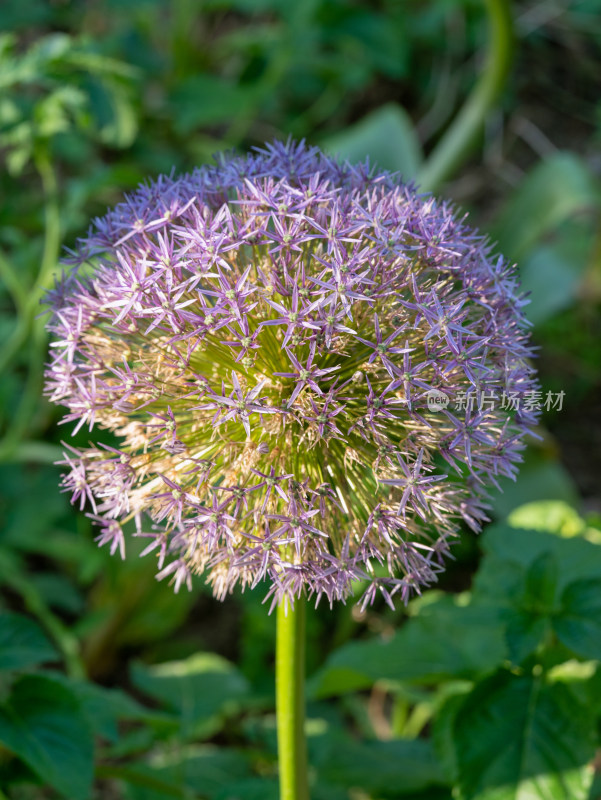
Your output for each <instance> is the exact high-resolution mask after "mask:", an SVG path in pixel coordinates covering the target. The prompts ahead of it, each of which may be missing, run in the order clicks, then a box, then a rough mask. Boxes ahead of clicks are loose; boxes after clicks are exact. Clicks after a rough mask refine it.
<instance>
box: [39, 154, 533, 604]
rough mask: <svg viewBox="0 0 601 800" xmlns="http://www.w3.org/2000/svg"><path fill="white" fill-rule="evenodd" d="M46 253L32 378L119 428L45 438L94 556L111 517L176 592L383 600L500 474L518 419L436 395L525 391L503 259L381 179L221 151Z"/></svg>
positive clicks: (436, 551) (512, 450) (291, 158)
mask: <svg viewBox="0 0 601 800" xmlns="http://www.w3.org/2000/svg"><path fill="white" fill-rule="evenodd" d="M67 263H70V264H71V265H73V269H72V270H71V271H70V272H69V273H68V275H67V276H66V277H65V276H63V277H62V278H61V281H60V284H59V285H58V286H57V288H56V289H55V290H53V291H52V292H50V293H49V302H51V303H52V312H53V313H52V320H51V322H50V329H51V331H52V332H53V334H54V338H55V341H54V342H53V344H52V350H51V353H52V360H51V363H50V364H49V366H48V369H47V373H46V376H47V392H48V394H49V395H50V397H51V399H52V400H53V401H54V402H56V403H60V404H62V405H64V406H66V407H67V409H68V411H67V414H66V416H65V419H64V421H65V422H71V421H73V422H75V423H76V426H75V430H78V429H79V428H80V427H81V426H83V425H87V426H88V427H89V429H90V430H92V428H93V427H94V426H98V427H100V428H104V429H107V430H109V431H112V432H113V434H115V435H116V436H117V437H118V439H119V442H120V443H119V449H115V448H111V447H106V446H103V445H99V446H97V447H93V446H90V447H88V448H86V449H83V450H81V451H80V450H76V449H75V448H72V447H69V448H68V452H67V453H66V455H65V461H64V462H63V464H64V465H65V466H67V467H68V468H69V470H70V472H69V473H68V474H67V475H66V477H65V478H64V479H63V486H64V489H65V490H67V491H70V492H72V496H73V502H76V503H79V504H80V506H81V507H83V506H84V504H86V503H88V504H89V506H90V509H91V514H92V518H93V520H94V521H95V522H97V523H98V524H99V525H100V526H101V531H102V532H101V534H100V536H99V537H98V538H99V541H100V543H101V544H104V543H108V544H110V548H111V550H112V551H115V550H117V549H119V550H120V552H121V553H123V550H124V539H123V535H122V529H123V525H124V524H125V523H126V522H127V521H128V520H130V519H133V520H134V521H135V526H136V534H135V535H138V536H143V537H146V538H148V539H149V540H150V542H149V544H148V546H147V547H146V548H145V552H154V553H155V555H156V556H157V559H158V568H159V577H166V576H170V577H171V579H172V580H173V582H174V583H175V588H176V590H177V588H179V586H180V585H181V584H184V583H185V584H187V585H190V581H191V575H192V574H193V573H205V574H206V575H207V577H208V581H209V582H210V584H211V585H212V587H213V590H214V592H215V594H216V596H218V597H221V598H222V597H224V596H225V595H226V594H227V593H228V592H231V591H232V590H233V588H234V587H235V586H236V585H237V584H240V585H241V586H242V587H244V586H246V585H250V586H255V585H256V584H257V583H258V582H259V581H262V580H265V581H267V582H268V583H269V591H268V597H270V598H271V599H272V600H273V602H277V601H279V600H280V599H282V598H283V597H287V598H289V599H291V600H293V599H294V597H296V596H298V595H299V594H300V593H306V594H308V595H312V594H314V595H316V597H317V599H318V600H319V598H321V597H322V596H325V597H326V598H327V600H328V601H329V602H330V603H332V602H333V601H334V600H343V601H344V600H345V599H346V598H347V597H348V596H349V595H350V594H351V593H352V592H353V591H354V589H355V588H356V586H357V585H360V584H361V582H362V583H363V591H364V595H363V598H362V602H363V604H366V603H369V602H371V601H373V599H374V597H375V596H377V594H378V593H381V594H382V595H383V596H384V598H385V599H386V601H387V602H388V603H390V604H392V602H393V599H394V597H395V596H398V597H400V598H401V599H402V600H403V601H406V600H407V598H408V597H409V596H410V594H411V593H413V592H416V591H417V592H418V591H419V590H420V586H424V585H428V584H430V583H432V582H433V581H435V580H436V578H437V574H438V573H439V572H440V571H441V569H442V563H443V557H444V556H445V555H446V554H447V552H448V550H449V545H450V543H451V541H452V539H453V537H454V536H456V534H457V531H458V529H459V527H460V526H461V524H462V523H466V524H467V525H469V526H470V527H471V528H473V529H474V530H478V529H479V528H480V526H481V524H482V522H483V521H484V520H485V519H486V513H485V509H486V506H487V500H488V496H487V486H488V485H490V484H495V485H496V483H497V478H498V477H499V476H502V475H506V476H509V477H514V476H515V472H516V466H515V465H516V463H517V462H519V461H520V459H521V456H520V453H521V450H522V449H523V447H524V444H523V438H524V436H525V434H526V433H527V432H529V431H530V430H531V429H532V427H533V425H534V424H535V423H536V419H537V414H536V411H535V410H530V409H529V408H528V407H525V408H524V407H522V408H518V409H517V410H516V409H515V408H507V407H505V406H502V404H501V403H500V402H498V403H497V404H496V405H495V404H494V403H490V402H489V403H487V405H486V406H485V407H483V408H473V407H472V406H471V405H470V404H463V405H461V404H459V403H458V402H457V403H456V404H455V405H453V402H454V401H455V399H456V398H457V399H459V398H460V397H466V396H469V395H470V394H474V393H476V392H481V391H483V390H484V389H485V390H486V393H487V397H491V396H494V395H495V394H496V395H497V396H498V397H499V398H500V397H501V395H503V396H510V395H512V394H516V396H524V395H525V394H526V393H528V392H531V391H533V390H535V389H536V388H537V384H536V380H535V377H534V372H533V370H532V368H531V366H530V365H529V363H528V359H529V358H530V357H531V356H532V351H531V348H530V345H529V338H528V333H527V323H526V321H525V319H524V317H523V315H522V311H521V308H522V306H523V305H524V303H525V301H524V299H523V297H522V296H521V294H520V292H519V288H518V282H517V280H516V276H515V272H514V269H513V268H512V267H510V266H509V265H508V264H506V263H505V262H504V261H503V260H502V259H501V258H499V257H497V256H493V255H492V251H491V247H490V245H489V244H488V243H487V241H486V240H485V239H484V238H483V237H482V236H480V235H478V234H477V233H476V232H474V231H473V230H471V229H470V228H468V227H467V226H466V225H465V224H464V222H463V221H462V220H461V219H460V218H459V217H458V216H457V215H456V213H455V212H454V211H453V209H452V208H450V207H449V206H448V205H447V204H445V203H440V202H438V201H436V200H435V199H434V198H432V197H430V196H426V195H420V194H418V193H417V192H416V191H415V189H414V188H413V187H411V186H407V185H403V184H401V183H399V182H398V180H397V178H396V177H395V176H393V175H390V174H388V173H385V172H382V173H380V172H375V171H373V170H370V169H369V168H368V166H367V165H360V166H356V167H355V166H351V165H349V164H346V163H345V164H341V163H337V162H336V161H333V160H331V159H329V158H327V157H326V156H324V155H323V154H322V153H320V152H319V151H318V150H317V149H315V148H310V147H307V146H306V145H304V144H294V143H290V142H289V143H288V144H286V145H284V144H273V145H270V146H267V147H266V148H265V149H263V150H258V151H257V152H256V153H255V154H253V155H249V156H246V157H222V158H220V160H219V162H218V164H217V166H213V167H205V168H202V169H199V170H197V171H195V172H194V173H193V174H191V175H184V176H182V177H177V178H175V177H164V176H163V177H160V178H159V179H158V180H157V181H155V182H154V183H149V184H148V185H146V186H143V187H141V188H140V189H139V190H138V191H137V192H135V193H134V194H133V195H131V196H129V197H128V198H127V199H126V200H125V201H124V202H122V203H121V204H120V205H118V206H117V207H116V208H115V209H114V210H112V211H110V212H109V213H108V214H107V215H106V216H105V217H103V218H102V219H97V220H95V222H94V225H93V226H92V228H91V230H90V232H89V233H88V235H87V236H86V237H85V238H84V239H82V240H81V241H80V242H79V245H78V247H77V249H76V251H75V252H73V253H71V255H70V258H69V259H68V261H67ZM432 390H435V391H437V392H444V393H445V394H446V395H447V397H448V398H449V400H450V406H449V408H436V407H432V408H430V407H429V404H428V402H427V399H428V395H429V393H431V391H432Z"/></svg>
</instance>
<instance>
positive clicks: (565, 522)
mask: <svg viewBox="0 0 601 800" xmlns="http://www.w3.org/2000/svg"><path fill="white" fill-rule="evenodd" d="M507 522H508V524H509V525H511V527H512V528H527V529H529V530H533V531H534V530H536V531H546V532H548V533H557V534H558V535H559V536H564V537H566V538H570V537H572V536H577V535H578V534H581V533H583V531H584V530H585V528H586V523H585V521H584V520H583V519H582V517H580V515H579V514H578V512H577V511H575V510H574V509H573V508H572V506H570V505H568V503H564V502H563V501H561V500H544V501H539V502H536V503H526V504H525V505H523V506H518V508H516V509H515V510H514V511H512V512H511V514H510V515H509V516H508V517H507Z"/></svg>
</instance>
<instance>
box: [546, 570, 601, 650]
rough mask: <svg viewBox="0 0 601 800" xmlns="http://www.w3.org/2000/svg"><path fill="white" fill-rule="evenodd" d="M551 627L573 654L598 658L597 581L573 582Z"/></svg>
mask: <svg viewBox="0 0 601 800" xmlns="http://www.w3.org/2000/svg"><path fill="white" fill-rule="evenodd" d="M553 628H554V630H555V633H556V634H557V636H558V637H559V639H560V640H561V641H562V642H563V644H565V645H566V647H569V648H570V650H573V651H574V653H576V654H577V655H579V656H581V657H582V658H594V659H601V579H599V578H591V579H589V580H581V581H575V582H574V583H571V584H570V585H569V586H568V587H567V588H566V590H565V591H564V593H563V594H562V596H561V609H560V612H559V614H558V615H557V616H556V617H555V619H554V620H553Z"/></svg>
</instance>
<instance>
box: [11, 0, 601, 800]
mask: <svg viewBox="0 0 601 800" xmlns="http://www.w3.org/2000/svg"><path fill="white" fill-rule="evenodd" d="M495 5H498V3H495V2H494V0H489V2H488V3H487V4H482V3H480V2H476V1H475V0H464V1H463V2H454V0H430V1H429V2H418V0H411V2H406V3H396V2H393V0H379V1H378V2H376V3H371V2H367V1H366V0H365V1H362V0H357V1H356V2H347V1H346V0H305V2H301V3H288V2H283V0H205V2H203V3H200V2H199V0H175V1H174V2H172V3H166V2H164V1H161V0H132V1H131V2H129V3H127V4H125V3H120V2H115V0H101V1H99V2H70V1H69V0H62V1H61V2H42V0H4V2H3V3H2V4H1V6H0V22H1V29H2V35H1V36H0V154H1V155H2V158H3V163H4V166H5V169H3V170H2V171H1V172H0V198H1V200H2V202H0V372H1V374H2V379H1V381H0V487H1V488H0V582H1V591H0V798H9V800H43V799H44V798H52V797H63V798H67V800H87V799H88V798H92V797H94V798H102V800H104V798H107V800H108V798H123V800H162V798H167V797H179V798H211V800H213V798H214V800H234V798H239V799H240V800H253V798H257V800H258V799H259V798H260V799H261V800H264V799H266V800H270V798H276V797H277V764H276V746H275V720H274V717H273V705H274V698H273V685H272V684H273V643H274V630H273V619H272V618H270V617H268V616H267V614H266V610H265V608H264V606H263V605H262V604H261V596H260V592H255V593H251V594H246V595H242V596H236V597H235V598H232V599H231V600H229V601H228V602H227V603H225V604H219V603H217V602H216V601H214V600H213V599H212V597H211V596H210V594H209V593H208V592H207V591H206V590H205V588H204V587H203V586H201V585H200V583H198V585H196V586H195V588H194V591H193V592H192V593H190V594H180V595H174V594H172V592H171V590H170V589H169V587H167V586H165V585H162V584H157V583H156V581H155V579H154V568H153V564H152V563H149V562H148V561H146V560H139V559H137V558H136V545H135V541H134V542H132V544H131V545H130V548H129V552H128V560H127V561H125V562H120V561H119V560H118V559H114V558H111V557H109V556H108V555H107V554H106V553H105V552H103V551H99V550H98V549H97V547H96V545H95V543H94V540H93V537H94V533H93V531H92V529H91V525H90V523H89V520H88V519H87V518H86V516H85V515H84V514H80V513H76V512H74V511H73V510H72V509H71V508H70V507H69V504H68V502H67V500H66V498H65V497H64V496H63V495H61V494H60V493H59V491H58V477H59V471H58V469H57V468H56V467H54V466H53V465H52V462H53V461H55V460H56V459H57V458H58V457H60V449H59V447H58V444H59V441H60V439H61V436H66V435H67V434H66V432H64V430H63V429H61V428H59V427H58V425H57V423H58V421H59V415H58V412H57V411H56V410H54V409H50V408H49V406H48V405H47V404H46V403H45V402H44V401H43V400H41V392H42V370H43V363H44V360H45V358H46V349H47V338H46V334H45V332H44V320H43V318H41V317H40V316H39V314H40V310H41V309H40V305H39V303H40V299H41V297H42V296H43V293H44V291H45V290H46V289H47V288H48V287H50V286H51V285H52V277H53V274H55V273H56V272H57V270H58V269H60V268H59V267H57V264H58V260H59V255H60V252H61V249H62V248H63V247H64V246H69V245H72V244H73V242H74V240H75V238H76V237H77V236H78V235H80V234H81V233H82V232H83V231H84V230H85V228H86V226H87V224H88V221H89V220H90V219H91V218H92V217H93V216H95V215H97V214H101V213H103V211H104V209H105V208H106V206H107V205H109V204H112V203H113V202H115V201H116V200H118V198H119V197H120V196H121V194H122V193H123V192H124V191H128V190H130V189H132V188H133V187H135V186H136V185H137V183H138V182H139V181H141V180H143V179H144V178H145V177H146V176H147V175H156V174H157V173H159V172H161V171H170V170H171V169H172V168H175V169H176V170H180V169H190V168H192V167H193V166H195V165H196V164H197V163H200V162H203V161H206V160H207V159H209V158H210V156H211V154H212V153H214V152H217V151H219V150H223V149H227V148H247V147H249V146H252V145H253V144H258V143H261V142H262V141H264V140H265V139H272V138H274V137H285V136H288V135H292V136H294V137H298V138H300V137H307V138H308V139H309V140H310V141H312V142H315V143H317V144H320V145H321V146H323V147H324V148H326V149H328V150H329V151H330V152H334V153H340V154H341V155H343V156H345V157H349V158H351V159H353V160H359V159H363V158H365V157H369V158H370V159H371V160H372V161H374V162H377V163H379V164H380V165H381V166H383V167H386V168H389V169H393V170H399V171H400V172H401V173H402V175H403V176H404V177H405V178H406V179H414V180H417V181H419V180H420V175H424V174H427V167H428V164H430V163H431V161H430V158H431V155H432V153H433V152H435V151H436V150H437V149H438V151H440V148H444V144H445V141H446V140H447V139H446V137H448V135H449V131H452V130H453V125H454V120H457V119H458V118H459V117H460V113H461V108H462V107H463V108H465V106H464V103H465V102H466V100H467V98H469V97H473V95H472V94H470V93H471V92H472V87H473V86H474V84H476V83H477V79H478V75H479V73H480V71H481V65H482V64H483V63H485V62H486V55H487V53H488V54H489V55H490V48H491V45H490V41H492V38H491V37H492V35H493V34H494V33H495V31H494V26H493V29H492V30H489V27H488V26H489V17H488V15H489V13H490V12H491V9H493V7H494V6H495ZM513 17H514V26H515V35H516V42H517V46H516V52H515V57H514V71H513V74H512V76H511V77H510V78H509V79H508V82H507V83H506V84H505V85H504V87H503V91H502V92H501V93H500V94H499V95H498V96H495V98H494V102H490V103H488V105H486V107H482V108H481V109H480V110H481V112H482V114H481V118H480V119H479V120H478V126H479V128H478V130H476V133H478V131H480V133H481V134H482V135H481V136H480V137H479V138H478V137H476V138H475V139H474V142H475V143H476V145H477V147H476V149H475V150H473V151H472V154H471V156H470V157H469V158H468V155H469V154H468V153H467V152H466V153H464V154H463V156H462V158H463V162H462V165H461V169H458V165H457V164H455V165H454V167H453V169H454V173H453V174H452V175H451V176H450V180H449V181H448V182H447V183H446V184H445V185H444V186H438V187H437V189H438V190H439V191H441V192H443V193H444V194H445V195H446V196H447V197H449V198H450V199H451V200H453V201H457V202H460V203H462V204H463V205H466V206H467V207H468V208H469V209H470V211H471V216H472V220H473V221H474V222H475V224H478V225H480V226H481V227H483V228H484V229H486V230H488V231H489V232H490V233H491V235H492V237H493V238H494V239H495V240H497V241H498V242H499V247H500V249H501V250H502V251H503V252H505V253H506V254H507V255H508V256H509V257H510V258H511V259H515V260H516V261H518V262H519V264H520V268H521V273H522V279H523V282H524V285H525V286H526V288H528V289H529V290H530V291H531V292H532V304H531V306H530V316H531V320H532V322H533V323H534V334H533V335H534V337H535V339H536V341H537V343H538V344H539V345H540V346H541V359H540V368H541V378H542V382H543V387H544V388H545V389H551V390H553V391H560V390H562V389H563V390H565V391H566V399H565V407H564V410H563V411H562V412H561V413H560V412H549V413H548V414H546V415H545V419H544V424H545V428H544V429H541V436H542V439H541V441H539V442H537V443H534V444H533V446H532V447H531V448H530V451H529V452H528V453H527V455H526V460H525V464H524V468H523V470H522V473H521V475H520V478H519V479H518V481H517V483H516V484H511V483H509V482H508V484H507V485H505V484H504V486H503V488H504V493H503V494H502V495H500V496H499V497H498V498H496V500H495V508H494V516H495V520H494V524H492V525H491V526H490V527H489V528H488V529H487V530H486V532H485V533H484V534H483V536H482V538H481V539H480V540H478V541H477V542H476V541H475V540H474V538H473V537H472V536H471V535H469V534H466V535H465V537H464V538H463V539H462V541H461V542H460V543H459V544H458V545H457V548H456V550H455V554H456V557H457V561H456V563H455V564H454V565H450V566H449V570H448V572H447V573H446V575H445V576H444V577H443V579H442V583H441V586H440V590H439V591H436V592H429V593H427V594H426V595H425V596H424V597H422V598H419V599H418V600H416V601H414V602H413V603H411V604H410V605H409V607H408V608H407V609H406V610H399V611H397V612H394V613H393V612H392V611H390V610H389V609H386V608H380V607H376V608H374V609H373V610H370V611H368V612H367V613H366V614H363V615H361V614H358V613H357V612H356V610H353V609H350V608H349V609H347V608H335V609H333V610H332V611H330V610H329V609H326V608H320V609H318V610H317V611H312V612H311V613H310V614H309V620H308V626H309V649H308V666H309V673H310V681H309V695H310V706H309V715H308V717H309V718H308V723H307V733H308V736H309V750H310V762H311V784H312V797H313V798H315V799H316V800H321V799H322V798H323V799H324V800H325V798H327V800H343V799H344V800H347V799H348V798H352V799H353V800H358V798H373V799H374V800H377V798H382V799H384V798H390V800H392V798H404V797H406V798H412V800H450V798H451V797H453V798H459V799H460V800H510V799H511V800H518V799H520V800H521V798H525V797H528V798H533V800H534V799H536V798H540V800H596V798H598V797H599V796H601V783H600V782H599V781H598V778H597V777H596V775H595V771H594V764H595V763H596V761H595V751H596V749H597V748H598V747H599V731H600V722H601V671H600V670H601V666H600V665H601V648H600V642H601V625H600V623H599V619H600V615H601V600H600V599H599V598H600V597H601V523H600V519H601V517H599V512H601V504H600V497H599V486H598V474H599V471H600V470H601V463H600V457H601V422H600V420H601V414H600V412H601V407H599V404H598V399H597V398H598V396H599V389H600V388H601V386H600V383H601V370H600V369H599V367H600V366H601V351H600V345H599V342H601V316H600V314H599V306H600V304H601V239H600V238H599V218H600V216H601V213H600V212H601V194H600V185H599V178H598V173H599V157H598V147H599V142H600V140H601V105H599V96H598V63H599V56H600V55H601V22H600V21H599V20H601V2H599V1H598V0H586V2H569V1H568V0H563V1H562V2H556V3H554V4H549V3H544V2H521V3H515V5H514V8H513ZM487 31H488V32H487ZM506 55H507V53H506ZM480 129H482V130H480ZM472 132H473V131H472ZM87 436H88V434H86V433H85V432H84V433H81V432H80V434H79V435H78V437H76V439H75V443H77V441H78V440H79V441H82V442H85V441H86V439H87ZM583 509H585V510H583ZM586 509H589V511H586Z"/></svg>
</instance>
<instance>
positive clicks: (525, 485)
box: [492, 451, 578, 519]
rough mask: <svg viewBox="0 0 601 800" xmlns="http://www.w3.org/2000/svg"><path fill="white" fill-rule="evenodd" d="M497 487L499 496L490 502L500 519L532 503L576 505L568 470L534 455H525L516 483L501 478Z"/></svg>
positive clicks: (575, 493)
mask: <svg viewBox="0 0 601 800" xmlns="http://www.w3.org/2000/svg"><path fill="white" fill-rule="evenodd" d="M499 484H500V486H501V489H502V490H503V491H502V494H498V493H496V492H495V493H494V494H493V498H492V506H493V509H494V512H495V516H496V517H497V518H499V519H504V518H505V517H507V516H508V515H509V514H510V513H511V512H512V511H513V510H514V509H516V508H518V507H519V506H523V505H524V504H525V503H529V502H532V501H535V500H536V501H538V500H561V501H564V502H566V503H569V504H576V503H577V502H578V491H577V489H576V486H575V484H574V481H573V480H572V478H571V477H570V475H569V473H568V472H567V470H566V469H565V468H564V467H563V466H562V465H561V464H560V463H559V461H557V459H552V458H549V457H548V456H546V455H544V454H541V453H537V452H536V451H530V452H528V453H527V454H526V456H525V458H524V463H523V464H522V465H521V467H520V474H519V478H518V480H517V481H512V480H511V479H510V478H501V480H500V481H499Z"/></svg>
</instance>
